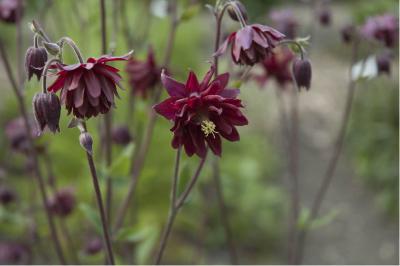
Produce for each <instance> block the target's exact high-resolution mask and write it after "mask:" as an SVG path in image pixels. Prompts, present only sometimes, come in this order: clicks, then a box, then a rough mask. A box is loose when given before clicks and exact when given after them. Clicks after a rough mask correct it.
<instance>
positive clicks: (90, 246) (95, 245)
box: [85, 237, 103, 255]
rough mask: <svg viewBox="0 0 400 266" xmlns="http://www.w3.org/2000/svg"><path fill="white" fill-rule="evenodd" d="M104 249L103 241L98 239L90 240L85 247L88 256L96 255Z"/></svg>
mask: <svg viewBox="0 0 400 266" xmlns="http://www.w3.org/2000/svg"><path fill="white" fill-rule="evenodd" d="M102 249H103V241H101V239H100V238H98V237H96V238H93V239H90V240H89V241H88V242H87V243H86V246H85V253H86V254H88V255H94V254H96V253H98V252H99V251H101V250H102Z"/></svg>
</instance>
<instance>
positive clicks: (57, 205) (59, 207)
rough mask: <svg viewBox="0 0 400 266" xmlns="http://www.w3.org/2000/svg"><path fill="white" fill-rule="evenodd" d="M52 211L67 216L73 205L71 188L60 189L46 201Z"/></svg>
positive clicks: (73, 197)
mask: <svg viewBox="0 0 400 266" xmlns="http://www.w3.org/2000/svg"><path fill="white" fill-rule="evenodd" d="M48 206H49V209H50V211H51V212H52V213H54V214H55V215H59V216H63V217H65V216H68V215H69V214H71V212H72V211H73V210H74V207H75V195H74V191H73V190H72V189H71V188H63V189H60V190H59V191H58V192H57V193H56V194H55V195H54V196H53V197H52V198H51V199H50V200H49V203H48Z"/></svg>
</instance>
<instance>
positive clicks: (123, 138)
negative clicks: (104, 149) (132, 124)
mask: <svg viewBox="0 0 400 266" xmlns="http://www.w3.org/2000/svg"><path fill="white" fill-rule="evenodd" d="M111 137H112V140H113V141H114V142H115V143H116V144H118V145H127V144H129V142H131V140H132V136H131V134H130V132H129V128H128V127H126V126H119V127H115V128H113V130H112V134H111Z"/></svg>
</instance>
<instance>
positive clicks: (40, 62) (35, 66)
mask: <svg viewBox="0 0 400 266" xmlns="http://www.w3.org/2000/svg"><path fill="white" fill-rule="evenodd" d="M46 61H47V52H46V49H44V48H43V47H39V48H36V47H29V48H28V50H26V54H25V71H26V74H27V75H28V80H30V79H31V78H32V76H33V74H35V75H36V77H37V79H38V80H40V77H41V76H42V73H43V68H44V66H45V65H46Z"/></svg>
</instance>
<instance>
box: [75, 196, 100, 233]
mask: <svg viewBox="0 0 400 266" xmlns="http://www.w3.org/2000/svg"><path fill="white" fill-rule="evenodd" d="M78 208H79V210H80V211H81V212H82V213H83V214H84V215H85V216H86V219H88V220H89V221H90V222H91V223H92V224H93V225H94V227H95V229H96V231H97V232H98V233H99V234H100V235H102V234H103V229H102V225H101V220H100V216H99V215H98V212H97V211H96V210H95V209H93V208H92V207H91V206H90V205H89V204H86V203H81V204H79V206H78Z"/></svg>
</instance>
